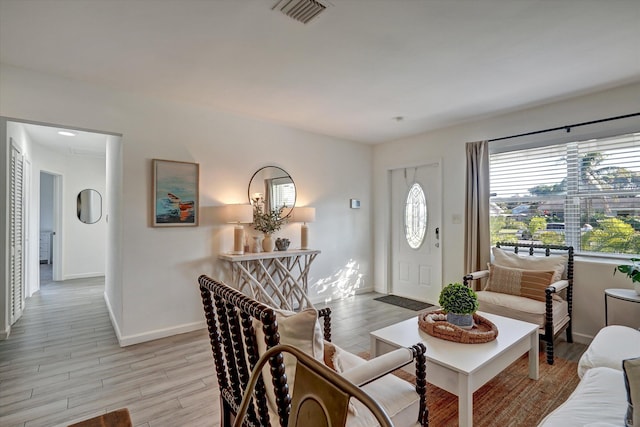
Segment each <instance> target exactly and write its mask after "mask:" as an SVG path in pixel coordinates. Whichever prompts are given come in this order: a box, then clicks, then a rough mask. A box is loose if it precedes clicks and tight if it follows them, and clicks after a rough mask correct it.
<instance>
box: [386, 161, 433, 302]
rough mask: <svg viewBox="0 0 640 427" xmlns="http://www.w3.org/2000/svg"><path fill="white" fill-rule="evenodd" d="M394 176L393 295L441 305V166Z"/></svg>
mask: <svg viewBox="0 0 640 427" xmlns="http://www.w3.org/2000/svg"><path fill="white" fill-rule="evenodd" d="M390 174H391V177H390V179H391V216H390V218H391V251H390V253H391V260H390V265H391V269H390V273H391V278H390V283H391V293H392V294H394V295H398V296H402V297H406V298H411V299H415V300H418V301H424V302H428V303H431V304H438V297H439V295H440V290H441V289H442V228H441V211H442V194H441V193H442V184H441V181H442V179H441V175H442V171H441V167H440V162H439V161H438V162H433V163H429V164H425V165H421V166H415V167H407V168H400V169H394V170H392V171H390Z"/></svg>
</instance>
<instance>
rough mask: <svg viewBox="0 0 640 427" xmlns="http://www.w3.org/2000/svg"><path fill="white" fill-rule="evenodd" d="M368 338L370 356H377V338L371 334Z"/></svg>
mask: <svg viewBox="0 0 640 427" xmlns="http://www.w3.org/2000/svg"><path fill="white" fill-rule="evenodd" d="M370 339H371V349H370V350H371V356H370V357H371V359H373V358H375V357H378V340H377V339H376V338H375V337H374V336H373V335H371V337H370Z"/></svg>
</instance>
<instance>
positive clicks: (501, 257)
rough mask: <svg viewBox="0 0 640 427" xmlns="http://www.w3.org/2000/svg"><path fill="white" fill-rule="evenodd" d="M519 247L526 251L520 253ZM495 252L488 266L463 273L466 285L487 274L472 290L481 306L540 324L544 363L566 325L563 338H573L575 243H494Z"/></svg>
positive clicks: (549, 360) (482, 309)
mask: <svg viewBox="0 0 640 427" xmlns="http://www.w3.org/2000/svg"><path fill="white" fill-rule="evenodd" d="M502 247H512V248H513V252H512V253H510V252H508V251H504V250H502V249H501V248H502ZM519 249H524V250H526V251H527V252H528V255H525V256H520V255H518V253H519ZM493 255H494V263H493V264H490V265H489V269H488V270H482V271H476V272H473V273H470V274H467V275H466V276H464V278H463V281H464V284H465V285H466V286H471V285H472V282H473V281H476V280H480V279H486V281H485V282H484V285H483V286H482V287H481V288H480V289H476V293H477V294H478V302H479V310H480V311H485V312H488V313H493V314H498V315H501V316H505V317H511V318H514V319H519V320H523V321H525V322H530V323H536V324H538V325H539V326H540V329H539V335H540V338H541V339H542V341H543V342H544V343H545V350H546V355H547V363H548V364H550V365H553V359H554V352H553V340H554V338H555V337H556V336H558V335H559V334H560V333H561V332H562V331H563V330H566V334H567V335H566V336H567V342H570V343H571V342H573V337H572V334H571V323H572V309H573V247H572V246H559V245H536V244H519V243H497V244H496V247H494V248H493ZM541 255H542V256H541Z"/></svg>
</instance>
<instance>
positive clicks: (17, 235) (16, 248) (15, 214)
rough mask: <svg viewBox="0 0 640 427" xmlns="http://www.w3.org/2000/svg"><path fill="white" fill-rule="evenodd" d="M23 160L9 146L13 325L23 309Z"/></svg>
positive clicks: (16, 151)
mask: <svg viewBox="0 0 640 427" xmlns="http://www.w3.org/2000/svg"><path fill="white" fill-rule="evenodd" d="M23 172H24V159H23V156H22V154H20V151H18V149H17V148H16V147H15V146H13V144H12V145H11V178H10V179H11V188H10V193H11V195H10V207H9V209H10V230H9V241H10V245H11V260H10V267H9V268H10V277H9V280H10V282H11V283H10V291H11V301H10V303H11V306H10V310H11V312H10V316H9V322H10V324H12V325H13V324H14V323H15V322H16V320H18V319H19V318H20V316H21V315H22V310H23V309H24V299H25V296H24V295H25V292H24V251H23V248H24V179H23V178H24V173H23Z"/></svg>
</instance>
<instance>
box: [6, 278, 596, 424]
mask: <svg viewBox="0 0 640 427" xmlns="http://www.w3.org/2000/svg"><path fill="white" fill-rule="evenodd" d="M194 286H196V280H195V278H194ZM103 292H104V283H103V280H102V279H78V280H70V281H65V282H48V283H46V284H43V285H42V287H41V291H40V292H38V293H37V294H36V295H34V296H33V297H32V298H30V299H28V301H27V308H26V310H25V312H24V314H23V316H22V318H21V319H20V320H18V322H16V324H15V325H14V326H13V328H12V331H11V335H10V337H9V338H8V339H7V340H5V341H0V426H3V427H10V426H23V427H32V426H48V427H49V426H58V425H60V426H66V425H68V424H70V423H73V422H77V421H79V420H82V419H86V418H91V417H94V416H96V415H100V414H104V413H105V412H107V411H111V410H114V409H118V408H122V407H127V408H128V409H129V411H130V412H131V417H132V419H133V423H134V425H135V426H144V427H155V426H172V427H175V426H189V427H191V426H218V425H219V418H220V416H219V403H218V396H219V394H218V387H217V383H216V378H215V374H214V370H213V358H212V356H211V348H210V347H209V343H208V340H207V334H206V331H205V330H201V331H196V332H191V333H187V334H182V335H178V336H174V337H169V338H165V339H161V340H156V341H152V342H147V343H143V344H138V345H133V346H129V347H125V348H121V347H119V346H118V342H117V340H116V336H115V334H114V332H113V328H112V327H111V323H110V321H109V315H108V313H107V309H106V305H105V302H104V299H103ZM377 296H379V294H374V293H370V294H363V295H357V296H355V297H350V298H348V299H346V300H342V301H337V302H334V303H332V304H329V305H330V306H331V307H332V311H333V313H332V319H333V322H332V323H333V341H334V342H335V343H336V344H337V345H339V346H341V347H343V348H344V349H346V350H349V351H352V352H355V353H357V352H361V351H368V350H369V335H368V332H369V331H372V330H375V329H378V328H381V327H384V326H387V325H390V324H393V323H396V322H399V321H401V320H405V319H408V318H411V317H413V316H415V315H416V312H415V311H411V310H407V309H403V308H400V307H396V306H393V305H390V304H385V303H381V302H378V301H374V300H373V298H375V297H377ZM584 349H585V346H583V345H579V344H566V343H564V342H561V343H559V344H558V347H557V350H558V355H559V356H561V357H564V358H569V359H573V360H577V359H578V358H579V357H580V355H581V354H582V352H583V351H584Z"/></svg>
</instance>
